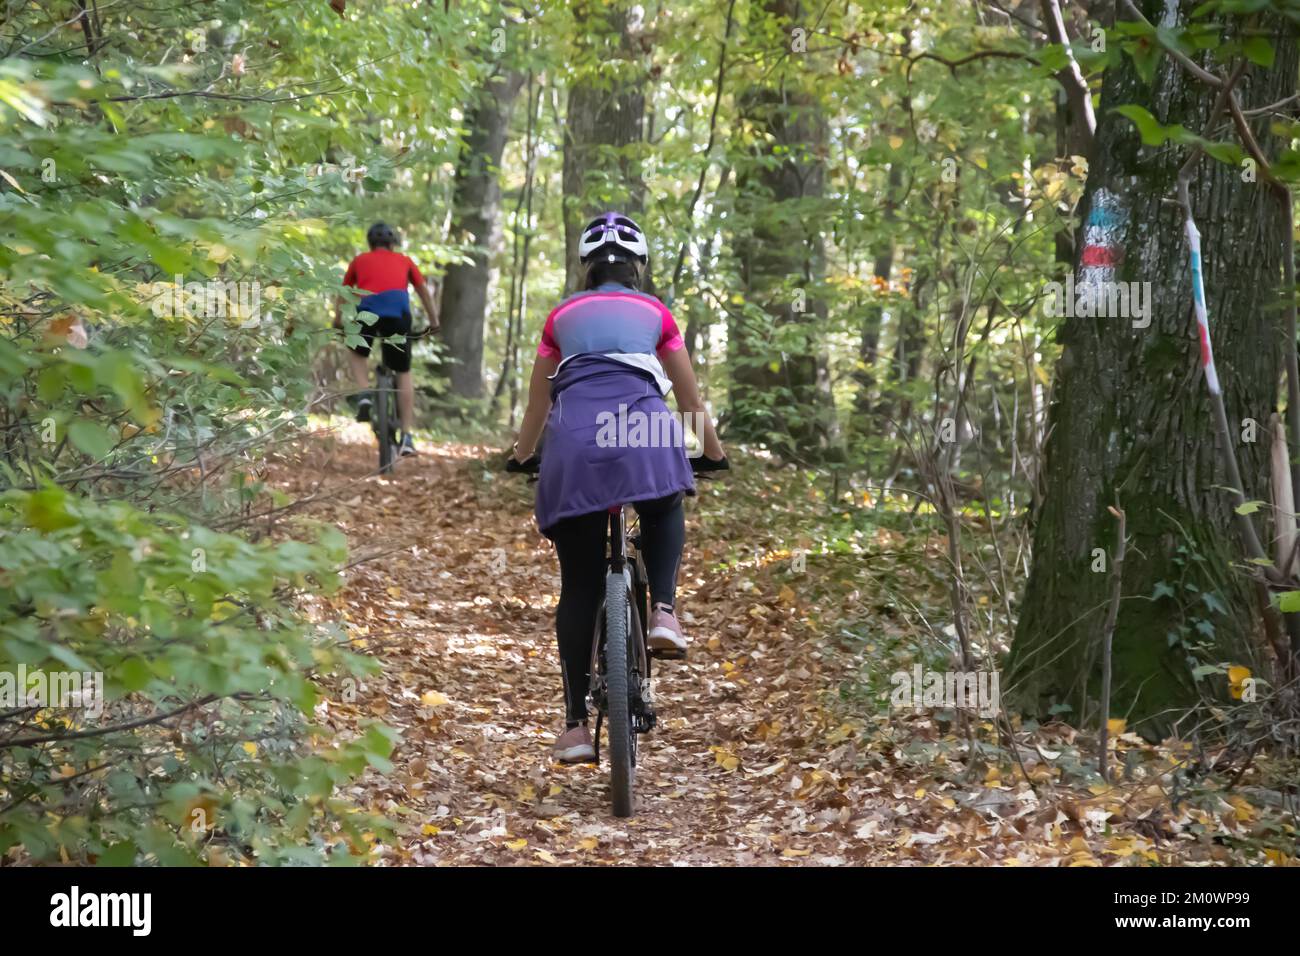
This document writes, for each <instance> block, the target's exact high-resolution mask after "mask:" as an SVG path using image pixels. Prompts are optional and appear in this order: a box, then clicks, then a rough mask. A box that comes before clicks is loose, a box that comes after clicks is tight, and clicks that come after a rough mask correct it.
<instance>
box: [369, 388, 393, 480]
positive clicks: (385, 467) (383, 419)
mask: <svg viewBox="0 0 1300 956" xmlns="http://www.w3.org/2000/svg"><path fill="white" fill-rule="evenodd" d="M378 384H379V387H378V388H377V389H375V409H374V419H373V421H374V425H375V437H376V438H377V439H378V440H379V473H380V474H382V475H386V474H388V473H389V472H391V471H392V470H393V457H394V455H395V453H396V449H394V447H393V420H392V400H393V385H394V382H393V376H392V375H390V374H388V373H387V372H383V371H381V372H380V373H379V381H378Z"/></svg>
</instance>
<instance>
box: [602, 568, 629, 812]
mask: <svg viewBox="0 0 1300 956" xmlns="http://www.w3.org/2000/svg"><path fill="white" fill-rule="evenodd" d="M628 611H629V607H628V589H627V580H626V579H625V578H624V577H623V575H622V574H613V573H611V574H609V575H607V576H606V577H605V688H606V706H607V708H608V712H609V729H608V731H607V732H608V734H609V778H610V791H611V796H612V800H613V804H614V816H616V817H630V816H631V815H632V787H633V783H634V776H633V774H634V773H635V769H634V759H635V758H634V756H633V749H632V748H633V747H634V746H635V743H636V741H635V740H634V739H633V734H635V733H636V731H635V729H634V728H633V726H632V699H631V694H630V680H629V674H630V671H631V666H632V655H631V653H630V651H631V648H630V644H631V630H630V628H629V627H628Z"/></svg>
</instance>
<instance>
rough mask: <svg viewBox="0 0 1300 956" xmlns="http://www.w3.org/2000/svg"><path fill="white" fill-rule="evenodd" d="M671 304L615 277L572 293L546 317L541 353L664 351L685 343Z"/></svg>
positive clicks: (569, 355)
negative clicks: (588, 288)
mask: <svg viewBox="0 0 1300 956" xmlns="http://www.w3.org/2000/svg"><path fill="white" fill-rule="evenodd" d="M685 344H686V343H685V342H683V341H682V334H681V332H680V331H678V329H677V322H676V321H675V320H674V319H673V314H672V313H671V312H669V311H668V307H667V306H666V305H664V304H663V303H662V302H660V301H659V300H658V299H656V298H655V297H654V296H652V295H649V294H647V293H645V292H638V291H636V290H635V289H629V288H627V287H626V286H622V285H619V284H618V283H614V282H609V283H606V284H604V285H602V286H599V287H597V288H595V289H592V290H591V291H589V292H579V293H577V294H576V295H571V296H569V298H567V299H565V300H564V301H563V302H561V303H560V304H559V305H558V306H556V307H555V308H554V309H553V310H552V311H551V314H550V315H548V316H547V317H546V325H545V327H544V328H543V329H542V341H541V344H539V345H538V346H537V354H538V355H540V356H543V357H545V358H555V359H561V360H564V359H569V358H572V357H573V356H575V355H588V354H593V353H594V354H599V355H653V356H660V357H662V356H664V355H666V354H668V353H669V352H676V351H677V350H678V349H680V348H683V347H684V346H685Z"/></svg>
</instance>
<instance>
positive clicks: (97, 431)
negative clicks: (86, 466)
mask: <svg viewBox="0 0 1300 956" xmlns="http://www.w3.org/2000/svg"><path fill="white" fill-rule="evenodd" d="M68 438H69V439H71V441H72V444H74V445H75V446H76V447H77V448H78V449H79V450H81V451H84V452H85V453H86V454H87V455H89V456H90V457H91V458H103V457H104V456H105V455H107V454H108V453H109V452H110V451H112V450H113V438H112V436H111V435H109V433H108V429H106V428H105V427H104V426H103V425H100V424H99V423H98V422H91V421H87V420H86V419H84V418H79V419H77V420H76V421H75V422H73V423H72V424H71V425H69V426H68Z"/></svg>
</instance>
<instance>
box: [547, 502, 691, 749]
mask: <svg viewBox="0 0 1300 956" xmlns="http://www.w3.org/2000/svg"><path fill="white" fill-rule="evenodd" d="M634 507H635V508H636V513H637V514H638V515H640V516H641V549H642V557H643V558H644V560H645V568H646V577H648V578H649V579H650V600H651V602H652V603H654V604H667V605H669V606H671V605H672V603H673V599H674V596H675V594H676V591H677V568H678V565H680V564H681V560H682V548H683V546H684V545H685V544H686V513H685V511H684V510H683V509H682V495H681V493H677V494H673V495H669V496H668V497H666V498H654V499H652V500H650V501H638V502H636V503H635V505H634ZM608 528H609V514H608V513H607V512H604V511H593V512H592V513H591V514H585V515H578V516H576V517H573V518H565V519H564V520H563V521H561V522H560V523H559V524H557V525H556V526H555V527H554V528H552V529H551V540H553V541H554V542H555V553H556V554H557V555H558V556H559V558H560V604H559V607H558V608H557V609H556V612H555V637H556V641H557V642H558V643H559V646H560V674H561V676H562V677H563V678H564V711H565V719H566V721H567V722H568V725H569V726H570V727H573V726H576V725H577V724H580V723H582V722H583V721H584V720H586V719H587V689H588V687H589V686H590V684H591V675H590V674H589V673H588V669H589V668H590V667H591V641H592V638H593V637H594V635H595V633H596V611H597V609H598V608H599V607H600V601H601V599H602V598H603V597H604V596H605V570H606V565H605V558H606V554H605V541H606V532H607V529H608Z"/></svg>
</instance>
